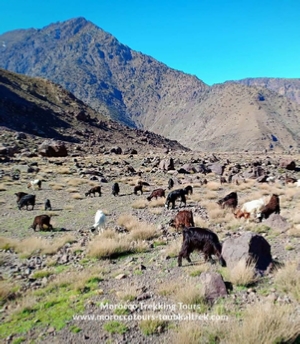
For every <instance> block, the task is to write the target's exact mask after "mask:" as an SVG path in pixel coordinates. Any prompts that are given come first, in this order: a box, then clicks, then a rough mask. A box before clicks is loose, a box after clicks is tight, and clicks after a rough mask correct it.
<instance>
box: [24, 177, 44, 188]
mask: <svg viewBox="0 0 300 344" xmlns="http://www.w3.org/2000/svg"><path fill="white" fill-rule="evenodd" d="M36 187H38V188H39V189H40V188H41V187H42V181H41V180H40V179H35V180H31V181H30V182H29V183H28V185H27V189H29V188H32V190H35V188H36Z"/></svg>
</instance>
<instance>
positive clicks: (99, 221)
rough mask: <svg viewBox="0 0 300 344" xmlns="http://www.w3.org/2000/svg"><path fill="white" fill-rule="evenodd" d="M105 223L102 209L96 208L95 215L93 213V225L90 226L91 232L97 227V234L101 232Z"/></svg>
mask: <svg viewBox="0 0 300 344" xmlns="http://www.w3.org/2000/svg"><path fill="white" fill-rule="evenodd" d="M105 223H106V216H105V215H104V213H103V211H102V210H97V212H96V215H95V223H94V225H93V227H92V228H91V232H92V233H93V232H94V231H95V230H97V229H99V234H100V232H101V233H102V232H103V230H104V227H105Z"/></svg>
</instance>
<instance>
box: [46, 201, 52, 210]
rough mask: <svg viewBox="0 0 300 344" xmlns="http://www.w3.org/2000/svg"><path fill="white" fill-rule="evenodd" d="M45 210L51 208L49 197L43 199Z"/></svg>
mask: <svg viewBox="0 0 300 344" xmlns="http://www.w3.org/2000/svg"><path fill="white" fill-rule="evenodd" d="M45 210H52V207H51V203H50V199H46V201H45Z"/></svg>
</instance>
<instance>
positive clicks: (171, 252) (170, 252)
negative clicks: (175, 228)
mask: <svg viewBox="0 0 300 344" xmlns="http://www.w3.org/2000/svg"><path fill="white" fill-rule="evenodd" d="M181 245H182V238H181V237H179V238H177V239H176V240H175V241H172V242H171V244H169V245H167V247H166V249H165V251H164V254H165V256H166V257H170V258H175V257H177V256H178V254H179V252H180V250H181Z"/></svg>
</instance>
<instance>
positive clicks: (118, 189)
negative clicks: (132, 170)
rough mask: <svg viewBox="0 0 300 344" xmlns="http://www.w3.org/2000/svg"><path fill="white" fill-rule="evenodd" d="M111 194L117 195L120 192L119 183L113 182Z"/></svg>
mask: <svg viewBox="0 0 300 344" xmlns="http://www.w3.org/2000/svg"><path fill="white" fill-rule="evenodd" d="M111 190H112V194H113V195H114V196H118V195H119V192H120V187H119V184H118V183H114V185H113V186H112V189H111Z"/></svg>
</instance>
